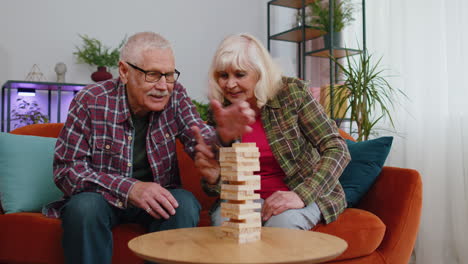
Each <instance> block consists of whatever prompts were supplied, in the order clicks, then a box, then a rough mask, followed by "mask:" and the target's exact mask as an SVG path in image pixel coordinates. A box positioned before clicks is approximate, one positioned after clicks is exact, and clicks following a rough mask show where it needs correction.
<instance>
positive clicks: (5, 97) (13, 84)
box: [1, 80, 87, 132]
mask: <svg viewBox="0 0 468 264" xmlns="http://www.w3.org/2000/svg"><path fill="white" fill-rule="evenodd" d="M86 85H87V84H79V83H57V82H33V81H18V80H8V81H6V82H5V83H4V84H3V86H2V109H1V131H2V132H10V125H11V121H15V120H11V110H12V106H11V103H12V97H13V98H18V96H21V95H19V94H18V93H17V92H20V91H21V89H27V90H30V91H34V92H35V91H46V92H47V95H44V94H43V95H40V96H39V97H38V98H47V99H46V102H47V103H46V104H47V116H48V117H49V122H50V121H51V117H52V116H51V115H52V96H54V100H56V101H55V102H54V104H56V106H54V107H53V108H54V110H56V112H57V119H56V121H55V122H57V123H60V122H61V118H60V116H61V113H60V112H61V104H62V97H63V96H70V95H72V96H74V95H75V93H76V92H78V91H79V90H81V89H82V88H83V87H85V86H86ZM14 90H16V91H15V92H14ZM28 92H29V91H28ZM52 92H54V95H52ZM65 92H67V93H65ZM67 94H68V95H67ZM33 96H35V95H33ZM34 100H36V99H34ZM37 100H38V99H37ZM65 109H67V108H65Z"/></svg>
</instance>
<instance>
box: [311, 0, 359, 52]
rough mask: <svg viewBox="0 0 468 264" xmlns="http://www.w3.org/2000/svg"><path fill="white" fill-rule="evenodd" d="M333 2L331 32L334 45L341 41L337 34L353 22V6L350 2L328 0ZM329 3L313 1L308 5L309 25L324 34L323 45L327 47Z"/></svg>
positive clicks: (348, 0)
mask: <svg viewBox="0 0 468 264" xmlns="http://www.w3.org/2000/svg"><path fill="white" fill-rule="evenodd" d="M330 1H333V2H332V4H333V32H334V37H335V38H334V39H335V40H336V42H335V43H339V42H340V40H341V37H340V34H338V33H339V32H341V31H342V30H343V28H344V27H345V26H347V25H349V24H350V23H351V22H352V21H354V17H353V12H354V6H353V5H352V4H351V2H350V0H340V1H339V0H330ZM329 4H330V2H328V1H327V2H322V1H315V2H312V3H310V4H309V5H308V7H309V8H310V10H311V15H312V16H311V18H310V23H311V26H315V27H317V28H318V29H319V30H321V31H323V32H326V33H327V34H325V35H324V38H325V45H326V46H327V45H329V44H330V43H329V42H330V41H329V39H330V29H331V27H330V26H331V23H330V6H329Z"/></svg>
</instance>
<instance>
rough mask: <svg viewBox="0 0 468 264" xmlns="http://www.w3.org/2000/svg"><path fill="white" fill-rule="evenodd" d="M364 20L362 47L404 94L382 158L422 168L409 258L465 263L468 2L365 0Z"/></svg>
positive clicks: (467, 256) (467, 258)
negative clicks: (418, 217) (416, 228)
mask: <svg viewBox="0 0 468 264" xmlns="http://www.w3.org/2000/svg"><path fill="white" fill-rule="evenodd" d="M359 3H360V2H359ZM366 19H367V23H366V29H367V48H368V50H369V51H370V53H372V54H374V55H375V57H376V59H378V58H379V57H382V63H381V64H382V66H383V68H385V69H389V72H388V75H390V76H393V77H389V78H388V80H389V81H390V83H391V84H392V86H393V87H395V88H399V89H401V90H402V91H404V93H405V94H406V95H407V96H408V99H404V98H402V97H399V98H396V99H395V102H396V103H397V107H396V108H395V109H394V110H393V112H392V117H393V118H394V121H395V126H396V128H395V129H391V127H390V126H388V124H383V130H381V131H382V132H380V135H381V136H382V135H389V134H392V133H393V135H394V136H395V139H394V143H393V147H392V151H391V153H390V155H389V158H388V160H387V164H386V165H389V166H397V167H407V168H413V169H416V170H418V171H419V172H420V173H421V175H422V181H423V185H424V187H423V188H424V189H423V190H424V194H423V213H422V219H421V225H420V230H419V235H418V239H417V242H416V246H415V250H414V255H415V258H416V263H418V264H430V263H434V264H436V263H437V264H439V263H444V264H445V263H449V264H452V263H453V264H458V263H463V264H466V263H468V102H467V101H468V84H467V77H468V66H467V64H468V1H466V0H424V1H423V0H410V1H408V0H371V1H369V0H368V1H366ZM351 30H352V28H351ZM348 32H349V31H348ZM347 36H348V37H347V39H348V40H347V41H349V42H351V41H353V40H355V39H356V37H355V36H354V35H353V34H348V35H347ZM392 130H393V131H394V132H391V131H392ZM395 195H398V194H395Z"/></svg>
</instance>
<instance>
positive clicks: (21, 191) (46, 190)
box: [0, 133, 62, 213]
mask: <svg viewBox="0 0 468 264" xmlns="http://www.w3.org/2000/svg"><path fill="white" fill-rule="evenodd" d="M56 141H57V139H55V138H46V137H36V136H24V135H13V134H9V133H0V146H1V148H0V200H1V203H2V207H3V210H4V211H5V213H14V212H40V211H41V208H42V206H43V205H44V204H47V203H49V202H52V201H54V200H58V199H59V198H60V197H61V196H62V192H61V191H60V190H59V189H58V188H57V187H56V186H55V184H54V182H53V173H52V162H53V156H54V148H55V142H56Z"/></svg>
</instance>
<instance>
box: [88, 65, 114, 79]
mask: <svg viewBox="0 0 468 264" xmlns="http://www.w3.org/2000/svg"><path fill="white" fill-rule="evenodd" d="M91 79H92V80H93V81H95V82H100V81H105V80H109V79H112V74H111V73H110V72H108V71H107V67H105V66H99V67H98V70H97V71H96V72H93V74H91Z"/></svg>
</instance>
